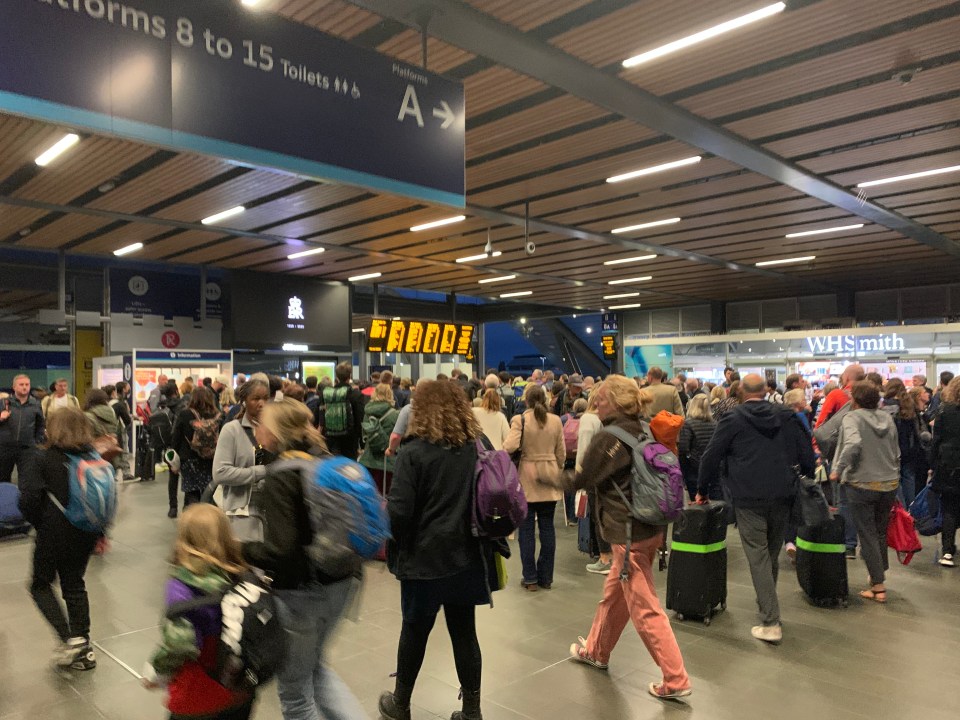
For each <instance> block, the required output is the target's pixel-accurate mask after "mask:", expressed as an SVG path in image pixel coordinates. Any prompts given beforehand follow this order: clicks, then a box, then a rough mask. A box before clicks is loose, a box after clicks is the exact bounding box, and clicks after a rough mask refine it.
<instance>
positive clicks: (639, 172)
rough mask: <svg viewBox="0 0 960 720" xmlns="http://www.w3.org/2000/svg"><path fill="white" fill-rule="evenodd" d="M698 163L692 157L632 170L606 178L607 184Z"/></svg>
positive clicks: (698, 159)
mask: <svg viewBox="0 0 960 720" xmlns="http://www.w3.org/2000/svg"><path fill="white" fill-rule="evenodd" d="M698 162H700V156H699V155H694V156H693V157H688V158H684V159H683V160H674V161H673V162H668V163H663V164H662V165H653V166H651V167H648V168H641V169H639V170H632V171H631V172H628V173H623V174H622V175H614V176H613V177H608V178H607V182H608V183H618V182H623V181H624V180H632V179H633V178H638V177H641V176H643V175H652V174H653V173H658V172H663V171H664V170H673V169H674V168H678V167H683V166H684V165H694V164H696V163H698Z"/></svg>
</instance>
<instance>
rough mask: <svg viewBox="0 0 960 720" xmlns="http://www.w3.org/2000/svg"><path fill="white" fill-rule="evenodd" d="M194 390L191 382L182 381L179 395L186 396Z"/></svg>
mask: <svg viewBox="0 0 960 720" xmlns="http://www.w3.org/2000/svg"><path fill="white" fill-rule="evenodd" d="M195 389H196V388H195V387H194V384H193V382H192V381H191V380H184V381H183V382H182V383H180V395H181V396H183V395H186V394H187V393H191V394H192V393H193V391H194V390H195Z"/></svg>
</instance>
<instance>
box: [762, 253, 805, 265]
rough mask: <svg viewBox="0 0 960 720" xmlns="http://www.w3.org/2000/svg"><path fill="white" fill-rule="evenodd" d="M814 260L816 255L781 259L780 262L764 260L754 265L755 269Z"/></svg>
mask: <svg viewBox="0 0 960 720" xmlns="http://www.w3.org/2000/svg"><path fill="white" fill-rule="evenodd" d="M816 259H817V256H816V255H804V256H803V257H795V258H783V259H782V260H764V261H763V262H758V263H757V264H756V265H757V267H767V266H768V265H790V264H791V263H802V262H810V261H812V260H816Z"/></svg>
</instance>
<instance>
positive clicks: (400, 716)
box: [378, 682, 413, 720]
mask: <svg viewBox="0 0 960 720" xmlns="http://www.w3.org/2000/svg"><path fill="white" fill-rule="evenodd" d="M412 694H413V688H412V687H407V686H405V685H402V684H401V683H400V682H397V686H396V689H395V690H394V691H393V692H385V693H383V695H381V696H380V702H379V703H378V706H379V708H380V717H382V718H385V720H410V696H411V695H412Z"/></svg>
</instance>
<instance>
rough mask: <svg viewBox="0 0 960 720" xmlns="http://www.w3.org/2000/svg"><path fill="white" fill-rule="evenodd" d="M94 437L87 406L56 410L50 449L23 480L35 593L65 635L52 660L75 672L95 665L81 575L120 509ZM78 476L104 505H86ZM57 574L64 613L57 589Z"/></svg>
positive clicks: (49, 432)
mask: <svg viewBox="0 0 960 720" xmlns="http://www.w3.org/2000/svg"><path fill="white" fill-rule="evenodd" d="M111 412H113V411H112V410H111ZM91 443H93V433H92V429H91V424H90V423H89V422H88V420H87V418H86V416H85V415H84V413H83V412H81V411H80V410H79V409H76V408H62V409H60V410H58V411H57V412H55V413H51V414H50V418H49V419H48V420H47V445H46V449H44V450H38V451H36V452H35V454H34V455H33V457H32V458H31V459H30V461H29V462H27V463H26V466H25V468H24V473H23V475H22V476H21V478H20V491H21V495H20V510H21V512H22V513H23V516H24V518H26V520H27V521H28V522H30V524H31V525H33V526H34V528H36V531H37V536H36V543H35V546H34V551H33V579H32V580H31V582H30V594H31V595H32V596H33V601H34V602H35V603H36V604H37V607H38V608H39V609H40V612H41V613H42V614H43V617H44V618H45V619H46V620H47V622H48V623H50V626H51V627H52V628H53V629H54V631H55V632H56V633H57V636H58V638H59V639H60V645H59V646H58V647H57V649H56V651H55V652H54V664H55V665H56V666H57V667H59V668H64V669H66V668H69V669H71V670H92V669H93V668H95V667H96V666H97V658H96V654H95V653H94V651H93V648H92V646H91V645H90V603H89V601H88V599H87V589H86V584H85V583H84V579H83V576H84V574H85V573H86V570H87V562H88V561H89V560H90V555H91V554H92V553H93V549H94V546H95V545H96V544H97V540H98V539H99V538H100V537H102V536H103V535H104V534H105V533H106V530H107V526H108V525H109V523H110V522H111V521H112V519H113V513H114V512H115V510H116V484H115V482H114V475H113V467H112V466H111V465H110V464H109V463H107V462H106V461H104V460H103V459H101V458H100V456H99V455H97V454H96V453H95V452H94V451H93V448H92V445H91ZM80 474H82V475H83V479H84V480H85V482H86V484H87V485H88V486H90V487H91V489H93V488H97V489H99V491H100V492H102V495H101V498H102V500H103V502H102V504H100V505H97V506H92V507H87V506H85V505H84V504H83V498H81V497H80V495H79V493H78V489H79V488H78V480H79V475H80ZM111 499H112V500H111ZM76 510H79V511H80V514H81V515H83V516H86V515H87V512H86V510H89V511H90V513H91V514H92V517H94V518H96V519H97V521H98V522H97V524H96V525H94V524H90V523H89V521H88V523H87V524H84V523H83V522H77V515H76V513H75V511H76ZM70 518H73V519H70ZM58 578H59V582H60V594H61V595H62V596H63V602H64V604H65V605H66V613H64V608H63V607H62V606H61V604H60V601H59V600H57V596H56V595H55V594H54V592H53V582H54V580H55V579H58Z"/></svg>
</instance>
